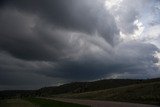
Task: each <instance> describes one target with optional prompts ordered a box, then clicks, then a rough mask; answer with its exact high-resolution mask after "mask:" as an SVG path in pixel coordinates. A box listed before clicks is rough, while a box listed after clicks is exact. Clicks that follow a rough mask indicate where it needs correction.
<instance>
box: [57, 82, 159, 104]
mask: <svg viewBox="0 0 160 107" xmlns="http://www.w3.org/2000/svg"><path fill="white" fill-rule="evenodd" d="M59 97H65V98H77V99H93V100H110V101H124V102H136V103H148V104H156V105H160V82H154V83H146V84H136V85H130V86H125V87H119V88H112V89H106V90H100V91H93V92H85V93H79V94H72V95H71V94H64V95H59Z"/></svg>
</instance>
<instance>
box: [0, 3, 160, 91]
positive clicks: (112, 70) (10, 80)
mask: <svg viewBox="0 0 160 107" xmlns="http://www.w3.org/2000/svg"><path fill="white" fill-rule="evenodd" d="M156 77H160V1H159V0H1V1H0V90H5V89H37V88H41V87H44V86H54V85H60V84H64V83H68V82H73V81H92V80H98V79H108V78H143V79H144V78H156Z"/></svg>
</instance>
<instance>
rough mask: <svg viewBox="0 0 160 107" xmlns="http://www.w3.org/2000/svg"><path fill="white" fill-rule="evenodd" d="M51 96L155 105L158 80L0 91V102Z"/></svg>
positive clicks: (159, 95)
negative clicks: (10, 99)
mask: <svg viewBox="0 0 160 107" xmlns="http://www.w3.org/2000/svg"><path fill="white" fill-rule="evenodd" d="M53 96H56V97H57V96H58V97H67V98H84V99H98V100H112V101H113V100H114V101H129V102H141V103H151V104H157V103H158V101H159V102H160V78H157V79H146V80H140V79H138V80H136V79H106V80H100V81H93V82H74V83H69V84H64V85H61V86H54V87H45V88H41V89H39V90H17V91H15V90H10V91H0V100H1V99H6V98H24V97H25V98H26V97H53Z"/></svg>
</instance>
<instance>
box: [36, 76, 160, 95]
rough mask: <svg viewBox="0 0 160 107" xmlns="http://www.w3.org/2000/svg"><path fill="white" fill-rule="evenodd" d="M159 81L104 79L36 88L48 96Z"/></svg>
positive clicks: (38, 91) (39, 93)
mask: <svg viewBox="0 0 160 107" xmlns="http://www.w3.org/2000/svg"><path fill="white" fill-rule="evenodd" d="M157 81H160V78H156V79H146V80H140V79H106V80H99V81H93V82H73V83H69V84H64V85H61V86H56V87H44V88H41V89H39V90H37V91H36V92H37V95H39V96H50V95H56V94H64V93H83V92H90V91H97V90H104V89H111V88H117V87H122V86H128V85H132V84H141V83H151V82H157Z"/></svg>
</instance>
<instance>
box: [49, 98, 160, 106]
mask: <svg viewBox="0 0 160 107" xmlns="http://www.w3.org/2000/svg"><path fill="white" fill-rule="evenodd" d="M47 99H52V100H56V101H62V102H69V103H77V104H82V105H89V106H91V107H160V106H156V105H146V104H136V103H126V102H112V101H97V100H78V99H62V98H60V99H58V98H56V99H53V98H47Z"/></svg>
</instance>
